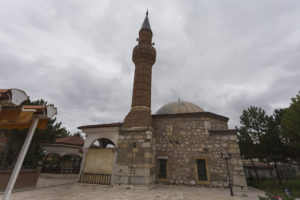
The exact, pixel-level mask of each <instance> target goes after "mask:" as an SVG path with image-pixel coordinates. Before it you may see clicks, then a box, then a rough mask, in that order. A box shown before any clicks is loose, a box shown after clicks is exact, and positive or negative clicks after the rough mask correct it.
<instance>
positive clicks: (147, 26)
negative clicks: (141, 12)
mask: <svg viewBox="0 0 300 200" xmlns="http://www.w3.org/2000/svg"><path fill="white" fill-rule="evenodd" d="M148 14H149V12H148V9H147V12H146V17H145V19H144V22H143V25H142V27H141V30H149V31H151V33H152V30H151V26H150V23H149V19H148ZM141 30H140V31H141Z"/></svg>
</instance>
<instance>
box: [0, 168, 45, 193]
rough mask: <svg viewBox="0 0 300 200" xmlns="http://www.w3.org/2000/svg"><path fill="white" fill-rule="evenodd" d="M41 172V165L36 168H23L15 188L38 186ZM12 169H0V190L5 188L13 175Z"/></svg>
mask: <svg viewBox="0 0 300 200" xmlns="http://www.w3.org/2000/svg"><path fill="white" fill-rule="evenodd" d="M40 172H41V167H37V168H36V169H22V170H21V171H20V173H19V176H18V178H17V181H16V184H15V187H14V188H25V187H34V186H36V183H37V180H38V178H39V175H40ZM11 173H12V170H10V169H4V170H0V190H2V191H3V190H5V188H6V185H7V183H8V181H9V178H10V176H11Z"/></svg>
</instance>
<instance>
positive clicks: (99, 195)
mask: <svg viewBox="0 0 300 200" xmlns="http://www.w3.org/2000/svg"><path fill="white" fill-rule="evenodd" d="M247 194H248V197H238V196H234V197H231V196H230V195H229V190H226V189H214V188H202V187H187V186H169V185H156V186H155V187H153V188H152V189H125V188H117V187H110V186H101V185H87V184H69V185H61V186H57V187H48V188H40V189H35V190H28V191H22V192H14V193H13V194H12V197H11V199H12V200H27V199H28V200H40V199H42V200H71V199H85V200H93V199H97V200H102V199H103V200H104V199H105V200H183V199H188V200H196V199H197V200H199V199H201V200H218V199H220V200H257V199H258V198H257V195H263V194H264V193H263V192H262V191H260V190H256V189H253V188H249V191H248V193H247ZM0 196H1V195H0ZM1 197H2V196H1Z"/></svg>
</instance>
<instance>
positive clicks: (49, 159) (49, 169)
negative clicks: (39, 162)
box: [42, 153, 61, 174]
mask: <svg viewBox="0 0 300 200" xmlns="http://www.w3.org/2000/svg"><path fill="white" fill-rule="evenodd" d="M60 161H61V157H60V155H59V154H57V153H48V154H47V155H46V156H45V159H44V161H43V167H42V172H43V173H55V174H56V173H59V172H60Z"/></svg>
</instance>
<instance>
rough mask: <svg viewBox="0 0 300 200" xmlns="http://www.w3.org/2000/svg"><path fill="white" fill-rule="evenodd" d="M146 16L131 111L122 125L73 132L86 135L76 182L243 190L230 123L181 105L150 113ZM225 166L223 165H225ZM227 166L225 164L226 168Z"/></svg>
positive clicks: (149, 37)
mask: <svg viewBox="0 0 300 200" xmlns="http://www.w3.org/2000/svg"><path fill="white" fill-rule="evenodd" d="M152 36H153V33H152V30H151V26H150V23H149V19H148V12H147V14H146V17H145V20H144V22H143V25H142V27H141V29H140V31H139V38H138V44H137V45H136V46H135V47H134V49H133V54H132V60H133V62H134V64H135V74H134V85H133V94H132V104H131V110H130V112H129V113H128V114H127V116H126V117H125V119H124V122H123V123H111V124H96V125H86V126H80V127H78V128H79V129H81V130H82V131H83V132H84V133H86V140H85V143H84V151H83V152H84V155H83V162H82V166H81V171H80V177H79V182H81V183H92V184H107V185H116V186H144V187H151V186H153V185H154V184H155V183H167V184H183V185H203V186H208V187H228V185H229V180H230V182H231V183H232V185H233V187H234V188H241V189H247V184H246V179H245V174H244V170H243V166H242V161H241V157H240V152H239V146H238V143H237V136H236V134H237V133H236V130H231V129H228V120H229V118H227V117H224V116H221V115H218V114H214V113H211V112H207V111H205V110H204V109H203V108H201V107H199V106H197V105H195V104H193V103H190V102H186V101H176V102H171V103H168V104H166V105H164V106H162V107H161V108H160V109H159V110H158V111H157V112H156V113H155V114H151V80H152V66H153V64H154V63H155V60H156V50H155V48H154V47H153V43H152ZM227 161H228V162H227ZM227 164H228V165H227Z"/></svg>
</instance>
